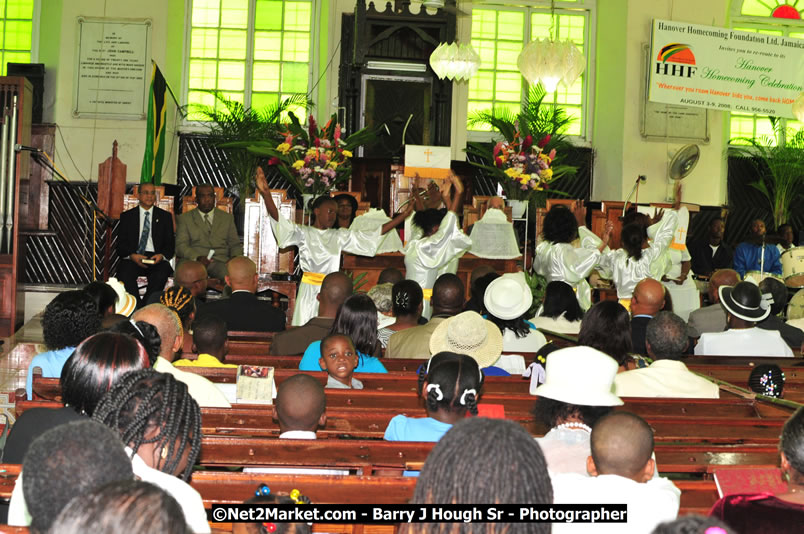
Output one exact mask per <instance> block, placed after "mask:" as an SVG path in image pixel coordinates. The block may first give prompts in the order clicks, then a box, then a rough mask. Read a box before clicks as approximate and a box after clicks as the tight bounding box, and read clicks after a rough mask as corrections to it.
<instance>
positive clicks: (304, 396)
mask: <svg viewBox="0 0 804 534" xmlns="http://www.w3.org/2000/svg"><path fill="white" fill-rule="evenodd" d="M274 414H275V416H276V419H277V421H279V438H280V439H315V431H316V430H318V429H319V428H324V427H325V426H326V424H327V398H326V395H325V394H324V386H323V385H322V384H321V382H319V381H318V380H317V379H315V378H314V377H312V376H310V375H303V374H298V375H293V376H291V377H290V378H288V379H287V380H285V381H283V382H282V383H281V384H279V388H278V389H277V393H276V400H275V401H274Z"/></svg>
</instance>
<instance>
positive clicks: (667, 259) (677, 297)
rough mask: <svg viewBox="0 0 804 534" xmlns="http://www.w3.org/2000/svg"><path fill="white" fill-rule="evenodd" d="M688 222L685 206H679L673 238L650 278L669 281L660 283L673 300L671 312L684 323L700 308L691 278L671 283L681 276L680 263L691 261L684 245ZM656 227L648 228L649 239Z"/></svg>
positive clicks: (695, 287) (656, 225) (688, 217)
mask: <svg viewBox="0 0 804 534" xmlns="http://www.w3.org/2000/svg"><path fill="white" fill-rule="evenodd" d="M689 221H690V214H689V211H688V210H687V208H686V206H681V208H680V209H679V210H678V224H677V226H676V231H675V234H674V236H673V241H672V242H671V243H670V246H669V248H668V249H667V251H666V252H665V253H664V255H663V256H664V257H663V258H662V259H661V260H660V261H657V262H656V264H654V267H658V268H657V269H656V272H654V273H653V276H652V277H653V278H655V279H656V280H661V279H662V277H663V276H666V277H667V278H669V279H670V280H669V281H667V282H662V283H663V284H664V287H666V288H667V291H668V292H669V293H670V297H671V298H672V299H673V312H674V313H675V314H676V315H678V316H679V317H681V318H682V319H684V321H685V322H686V321H687V320H688V319H689V316H690V313H691V312H693V311H694V310H697V309H698V308H700V307H701V297H700V292H699V291H698V287H697V286H696V285H695V281H694V280H693V279H692V276H687V279H686V280H684V282H682V283H681V284H676V283H675V282H673V280H676V279H678V277H679V276H681V263H682V262H685V261H690V259H691V257H690V253H689V252H688V251H687V245H686V239H687V228H688V227H689ZM658 226H659V224H654V225H653V226H650V227H649V228H648V237H649V238H651V239H653V238H654V237H655V231H656V230H657V229H658ZM662 262H663V263H662ZM657 264H658V265H657Z"/></svg>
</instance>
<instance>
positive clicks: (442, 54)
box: [430, 43, 480, 81]
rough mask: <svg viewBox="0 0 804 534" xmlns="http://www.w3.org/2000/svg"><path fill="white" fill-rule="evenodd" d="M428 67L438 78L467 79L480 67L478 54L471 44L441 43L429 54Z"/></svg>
mask: <svg viewBox="0 0 804 534" xmlns="http://www.w3.org/2000/svg"><path fill="white" fill-rule="evenodd" d="M430 67H432V69H433V72H435V73H436V76H438V78H439V79H440V80H443V79H444V78H448V79H450V80H454V81H467V80H469V78H471V77H472V76H474V75H475V74H476V73H477V69H479V68H480V56H478V55H477V52H475V49H474V48H472V45H469V44H460V45H459V44H457V43H450V44H447V43H441V44H440V45H438V47H437V48H436V49H435V50H433V53H432V54H430Z"/></svg>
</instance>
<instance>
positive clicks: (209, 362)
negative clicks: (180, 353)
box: [173, 354, 237, 367]
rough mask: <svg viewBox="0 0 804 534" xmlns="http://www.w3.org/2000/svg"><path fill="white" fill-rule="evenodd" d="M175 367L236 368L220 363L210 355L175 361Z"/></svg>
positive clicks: (229, 364)
mask: <svg viewBox="0 0 804 534" xmlns="http://www.w3.org/2000/svg"><path fill="white" fill-rule="evenodd" d="M173 365H175V366H176V367H237V365H235V364H233V363H221V361H220V360H219V359H218V358H216V357H215V356H213V355H211V354H199V355H198V359H196V360H177V361H175V362H173Z"/></svg>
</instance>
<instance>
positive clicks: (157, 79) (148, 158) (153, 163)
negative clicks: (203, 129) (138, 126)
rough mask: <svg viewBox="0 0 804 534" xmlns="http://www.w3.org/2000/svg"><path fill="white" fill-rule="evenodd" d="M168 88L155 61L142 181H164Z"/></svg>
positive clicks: (159, 182) (156, 182)
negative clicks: (166, 97) (163, 166)
mask: <svg viewBox="0 0 804 534" xmlns="http://www.w3.org/2000/svg"><path fill="white" fill-rule="evenodd" d="M167 90H168V86H167V82H166V81H165V77H164V76H162V72H160V70H159V67H157V65H156V63H154V72H153V75H152V76H151V94H150V96H149V97H148V126H147V128H146V132H145V155H144V156H143V158H142V175H141V176H140V183H143V184H146V183H153V184H154V185H159V184H161V183H162V162H163V161H164V159H165V110H166V107H167V102H166V101H165V96H166V93H167Z"/></svg>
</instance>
